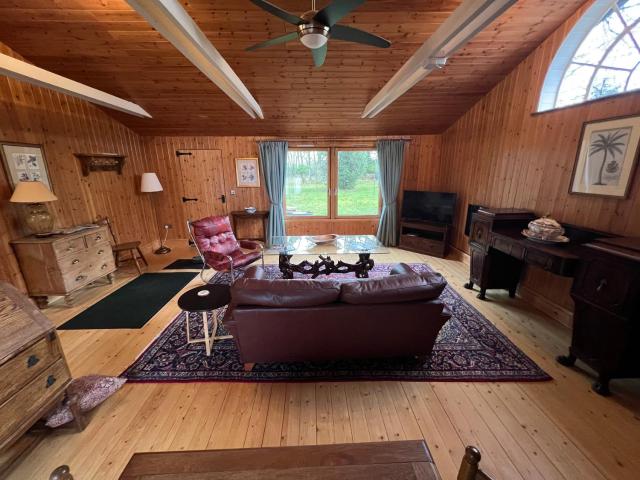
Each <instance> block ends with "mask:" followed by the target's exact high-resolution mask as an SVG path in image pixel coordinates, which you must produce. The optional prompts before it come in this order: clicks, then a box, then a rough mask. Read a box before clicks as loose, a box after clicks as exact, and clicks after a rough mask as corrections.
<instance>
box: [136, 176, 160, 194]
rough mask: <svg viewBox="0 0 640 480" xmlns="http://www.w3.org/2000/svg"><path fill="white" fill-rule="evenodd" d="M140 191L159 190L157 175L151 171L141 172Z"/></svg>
mask: <svg viewBox="0 0 640 480" xmlns="http://www.w3.org/2000/svg"><path fill="white" fill-rule="evenodd" d="M140 191H141V192H161V191H162V185H161V184H160V180H158V175H156V174H155V173H153V172H148V173H143V174H142V179H141V180H140Z"/></svg>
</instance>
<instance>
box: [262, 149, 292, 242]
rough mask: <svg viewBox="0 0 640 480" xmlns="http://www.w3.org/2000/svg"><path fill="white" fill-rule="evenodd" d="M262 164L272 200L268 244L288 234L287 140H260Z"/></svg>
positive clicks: (266, 185)
mask: <svg viewBox="0 0 640 480" xmlns="http://www.w3.org/2000/svg"><path fill="white" fill-rule="evenodd" d="M258 148H259V149H260V164H261V165H262V173H263V175H264V183H265V187H266V189H267V195H269V200H270V201H271V206H270V207H269V222H268V224H267V244H270V243H271V240H272V239H273V237H276V236H281V235H286V232H285V227H284V208H283V206H282V202H283V199H284V185H285V178H286V175H287V151H288V150H289V144H288V143H287V142H258Z"/></svg>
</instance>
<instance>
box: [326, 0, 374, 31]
mask: <svg viewBox="0 0 640 480" xmlns="http://www.w3.org/2000/svg"><path fill="white" fill-rule="evenodd" d="M365 1H366V0H333V2H331V3H330V4H329V5H327V6H326V7H324V8H323V9H322V10H320V11H319V12H318V13H316V14H315V15H314V17H313V19H314V20H316V21H318V22H320V23H322V24H323V25H326V26H327V27H333V26H334V25H335V24H336V23H338V22H339V21H340V19H342V18H343V17H344V16H346V15H348V14H349V13H350V12H351V11H352V10H355V9H356V8H358V7H359V6H360V5H362V4H363V3H364V2H365Z"/></svg>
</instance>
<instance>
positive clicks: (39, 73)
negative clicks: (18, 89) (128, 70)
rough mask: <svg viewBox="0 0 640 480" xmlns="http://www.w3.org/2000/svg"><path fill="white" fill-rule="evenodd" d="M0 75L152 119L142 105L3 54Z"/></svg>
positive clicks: (0, 59) (0, 55) (0, 54)
mask: <svg viewBox="0 0 640 480" xmlns="http://www.w3.org/2000/svg"><path fill="white" fill-rule="evenodd" d="M0 74H2V75H6V76H7V77H11V78H16V79H18V80H22V81H23V82H28V83H32V84H34V85H37V86H39V87H44V88H49V89H51V90H56V91H58V92H62V93H64V94H67V95H71V96H74V97H78V98H81V99H83V100H87V101H88V102H91V103H95V104H97V105H102V106H103V107H107V108H113V109H114V110H120V111H121V112H124V113H129V114H131V115H135V116H136V117H143V118H151V115H149V113H148V112H147V111H146V110H145V109H144V108H142V107H141V106H140V105H137V104H135V103H133V102H129V101H128V100H124V99H122V98H120V97H116V96H114V95H111V94H110V93H106V92H103V91H102V90H98V89H97V88H93V87H90V86H88V85H85V84H84V83H80V82H76V81H75V80H71V79H70V78H67V77H63V76H62V75H58V74H57V73H53V72H50V71H49V70H45V69H43V68H40V67H36V66H35V65H32V64H31V63H27V62H24V61H22V60H18V59H17V58H13V57H10V56H9V55H5V54H3V53H0Z"/></svg>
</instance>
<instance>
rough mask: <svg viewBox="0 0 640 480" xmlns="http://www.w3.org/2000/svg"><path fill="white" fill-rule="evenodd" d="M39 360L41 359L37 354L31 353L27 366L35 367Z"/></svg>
mask: <svg viewBox="0 0 640 480" xmlns="http://www.w3.org/2000/svg"><path fill="white" fill-rule="evenodd" d="M39 361H40V359H39V358H38V356H37V355H29V358H27V368H31V367H33V366H34V365H35V364H37V363H38V362H39Z"/></svg>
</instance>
